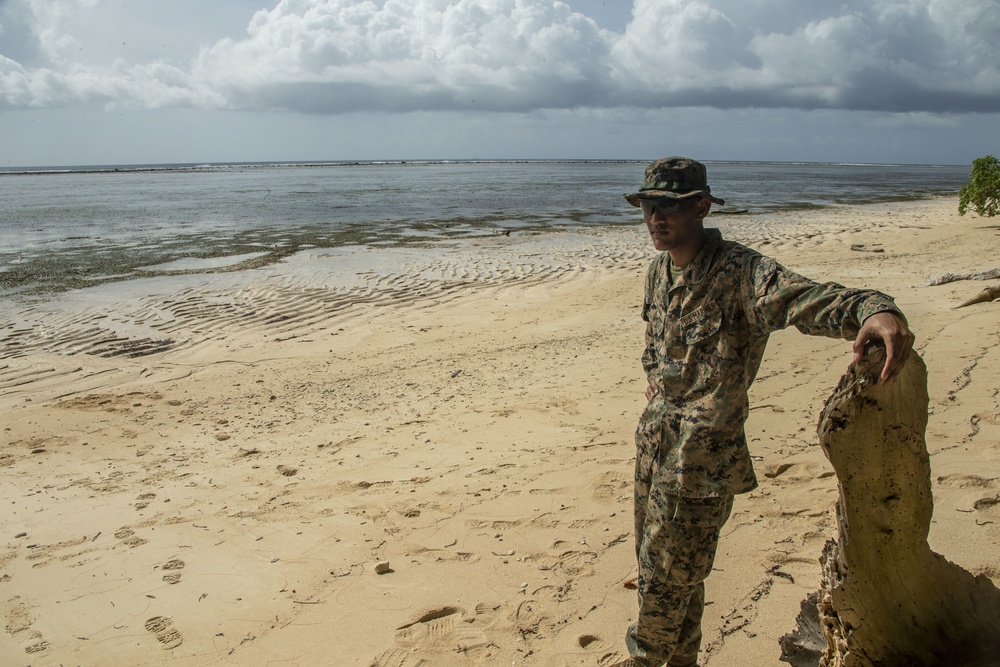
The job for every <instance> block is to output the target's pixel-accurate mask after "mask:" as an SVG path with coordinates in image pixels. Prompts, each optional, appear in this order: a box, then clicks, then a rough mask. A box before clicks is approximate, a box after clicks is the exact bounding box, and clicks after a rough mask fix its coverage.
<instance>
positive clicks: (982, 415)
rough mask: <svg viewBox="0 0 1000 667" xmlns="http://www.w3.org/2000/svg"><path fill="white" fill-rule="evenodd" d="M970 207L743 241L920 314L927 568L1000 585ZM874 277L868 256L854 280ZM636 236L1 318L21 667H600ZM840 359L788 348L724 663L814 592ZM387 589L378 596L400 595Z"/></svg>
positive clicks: (0, 388) (625, 542)
mask: <svg viewBox="0 0 1000 667" xmlns="http://www.w3.org/2000/svg"><path fill="white" fill-rule="evenodd" d="M956 208H957V202H956V201H955V200H953V199H941V200H933V201H929V202H919V203H907V204H892V205H869V206H856V207H845V208H840V209H835V210H827V211H823V212H817V213H808V214H797V215H796V218H797V219H798V220H800V221H801V222H800V223H799V224H795V225H787V224H784V222H783V220H782V219H781V217H780V216H772V217H770V218H763V219H759V220H755V221H754V222H755V223H760V224H756V228H757V229H758V231H756V232H754V233H753V234H749V233H747V232H745V231H741V229H740V228H741V227H746V226H747V225H746V224H745V223H744V222H743V221H741V220H740V219H738V218H736V217H734V218H733V219H726V218H719V219H717V220H716V222H717V223H719V224H721V225H723V226H725V227H726V229H727V235H729V236H730V237H733V238H737V239H740V240H744V241H745V242H748V243H749V244H750V245H753V246H754V247H757V248H758V249H760V250H761V251H762V252H764V253H767V254H770V255H773V256H775V257H777V258H778V259H779V261H781V262H783V263H784V264H786V265H787V266H789V267H790V268H793V269H794V270H796V271H798V272H800V273H803V274H804V275H807V276H810V277H812V278H815V279H817V280H835V281H837V282H841V283H844V284H848V285H852V286H864V287H872V288H876V289H880V290H883V291H886V292H888V293H889V294H892V295H893V296H895V297H896V299H897V303H899V304H900V306H901V307H902V308H903V309H904V310H905V312H906V313H907V315H908V317H909V319H910V322H911V325H912V327H913V329H914V330H915V331H916V333H917V336H918V338H917V344H916V349H917V351H918V352H919V353H920V354H921V355H922V356H923V357H924V359H925V361H926V363H927V366H928V370H929V374H930V380H929V384H930V387H929V388H930V395H931V415H930V424H929V426H928V433H927V441H928V448H929V450H930V452H931V464H932V475H933V490H934V494H935V503H936V506H935V515H934V516H935V518H934V523H933V524H932V528H931V535H930V544H931V547H932V548H933V549H934V550H936V551H938V552H939V553H942V554H944V555H945V556H947V557H948V558H949V559H951V560H953V561H955V562H956V563H958V564H959V565H962V566H963V567H965V568H966V569H968V570H970V571H971V572H973V573H975V574H980V573H983V574H986V575H987V576H989V577H990V578H991V579H992V580H993V581H994V582H998V583H1000V560H998V558H997V555H996V554H997V548H996V545H997V544H998V543H1000V394H998V391H997V387H998V386H1000V345H998V343H1000V331H998V327H997V324H996V323H997V318H998V314H1000V310H998V308H1000V305H998V304H997V303H982V304H975V305H973V306H969V307H967V308H962V309H955V308H954V307H955V306H956V305H958V304H959V303H961V302H962V301H965V300H966V299H968V298H969V297H971V296H973V295H974V294H976V293H977V292H979V291H980V290H982V289H983V288H984V287H986V286H987V285H989V284H992V283H989V282H987V283H983V282H979V281H958V282H951V283H947V284H945V285H941V286H936V287H928V286H927V280H928V279H929V278H932V277H935V276H939V275H942V274H945V273H962V272H971V271H976V270H983V269H990V268H995V266H996V259H995V258H996V257H997V256H998V248H1000V227H998V226H997V224H996V223H995V222H991V221H989V220H984V219H981V218H976V217H966V218H961V217H959V216H958V214H957V212H956ZM852 247H853V248H854V249H852ZM651 257H652V251H651V249H650V248H649V247H648V242H647V241H646V239H645V238H644V234H643V232H642V231H641V230H640V229H638V228H629V229H613V230H602V231H594V232H585V233H565V234H561V235H555V236H551V235H544V236H542V235H539V236H518V235H516V234H515V235H512V236H510V237H505V236H497V237H495V238H489V239H483V240H480V241H478V242H476V243H475V244H472V245H469V244H461V245H455V246H453V247H441V248H437V249H433V250H426V251H418V250H415V249H408V250H398V251H391V250H390V251H379V252H378V253H375V252H374V251H368V250H362V249H357V248H354V249H342V250H338V251H327V250H323V251H319V250H316V251H304V252H300V253H298V254H297V255H295V256H293V257H290V258H288V259H287V260H286V261H284V262H281V263H279V264H275V265H271V266H265V267H262V268H260V269H255V270H250V271H241V272H238V273H221V274H209V275H201V274H195V275H185V276H176V277H169V278H150V279H149V280H136V281H130V282H127V283H119V284H114V285H105V286H102V287H98V288H94V289H91V290H84V291H77V292H72V293H67V294H64V295H61V296H58V297H50V298H49V299H47V300H44V301H38V302H35V303H22V304H18V305H16V306H12V305H10V304H6V305H5V320H6V321H7V322H8V328H7V330H6V331H7V333H6V335H5V337H4V339H3V340H4V342H3V346H2V347H0V414H2V416H0V424H2V435H0V475H2V476H3V480H4V484H3V486H2V487H0V508H2V509H0V522H2V533H0V539H2V545H3V546H2V547H0V602H2V604H3V607H2V609H0V611H2V613H3V620H4V623H5V632H4V633H2V635H0V662H2V663H3V664H9V665H28V664H32V665H49V664H53V665H54V664H80V665H104V664H129V665H153V664H176V665H215V664H220V665H221V664H240V665H264V664H280V665H319V664H338V665H340V664H343V665H377V666H378V667H390V666H392V667H403V666H415V665H445V666H451V665H453V666H455V667H459V666H465V665H508V664H516V665H545V666H559V665H566V666H576V665H603V664H608V663H610V662H612V661H614V660H615V659H618V658H620V657H623V656H624V642H623V635H624V631H625V628H626V626H627V625H628V623H629V622H630V621H631V619H632V616H633V614H634V613H635V593H634V591H633V590H630V589H629V588H627V586H626V585H625V583H626V582H627V580H628V579H629V578H630V577H631V576H633V570H634V564H633V560H634V551H633V542H632V535H631V524H632V519H631V479H632V465H633V444H632V432H633V429H634V426H635V421H636V419H637V417H638V414H639V412H640V411H641V408H642V404H643V398H642V392H643V390H644V388H645V381H644V379H643V377H642V372H641V366H640V364H639V361H638V356H639V354H640V352H641V348H642V322H641V320H640V319H639V307H640V303H641V299H642V277H643V275H644V272H645V268H646V265H647V264H648V262H649V259H650V258H651ZM850 358H851V353H850V345H849V344H848V343H847V342H844V341H836V340H829V339H815V338H808V337H806V336H803V335H801V334H799V333H798V332H796V331H794V330H792V331H785V332H780V333H778V334H776V335H774V336H773V337H772V340H771V343H770V346H769V348H768V352H767V355H766V356H765V359H764V362H763V365H762V368H761V371H760V374H759V376H758V380H757V382H756V384H755V385H754V387H753V389H752V391H751V397H752V413H751V418H750V422H749V424H748V436H749V438H750V441H751V452H752V454H753V455H754V457H755V464H756V467H757V472H758V477H759V478H760V481H761V486H760V488H759V489H758V490H756V491H755V492H753V493H751V494H747V495H744V496H740V497H739V498H738V500H737V503H736V508H735V510H734V513H733V517H732V519H731V520H730V521H729V523H728V524H727V526H726V528H725V529H724V532H723V540H722V544H721V547H720V552H719V556H718V559H717V561H716V568H715V572H714V573H713V575H712V577H711V578H710V579H709V583H708V599H709V606H708V608H707V611H706V617H705V624H704V625H705V627H704V629H705V641H704V657H703V663H704V664H706V665H711V666H712V667H728V666H732V667H737V666H739V667H748V666H749V667H754V666H757V665H759V666H761V667H765V666H766V667H773V666H774V665H776V664H779V663H778V656H779V654H780V649H779V648H778V638H779V637H780V636H782V635H783V634H785V633H787V632H790V631H792V630H793V629H794V627H795V616H796V614H797V613H798V609H799V602H800V601H801V600H802V599H803V598H804V597H805V596H806V595H807V594H808V593H810V592H812V591H814V590H815V589H816V588H818V586H819V579H820V572H819V564H818V558H819V555H820V550H821V548H822V546H823V544H824V543H825V541H826V540H827V539H829V538H831V537H832V536H834V535H835V531H836V528H835V521H834V515H833V508H834V502H835V500H836V480H835V478H834V476H833V472H832V468H831V466H830V465H829V464H828V463H827V461H826V460H825V458H824V457H823V454H822V452H821V451H820V449H819V447H818V446H817V444H816V443H817V437H816V421H817V419H818V416H819V412H820V409H821V406H822V404H823V402H824V400H825V399H826V397H827V396H828V395H829V394H830V392H831V390H832V388H833V387H834V386H835V384H836V382H837V380H838V379H839V377H840V375H841V374H842V372H843V371H844V370H845V369H846V367H847V364H848V363H849V362H850ZM380 563H381V564H382V565H381V567H379V564H380Z"/></svg>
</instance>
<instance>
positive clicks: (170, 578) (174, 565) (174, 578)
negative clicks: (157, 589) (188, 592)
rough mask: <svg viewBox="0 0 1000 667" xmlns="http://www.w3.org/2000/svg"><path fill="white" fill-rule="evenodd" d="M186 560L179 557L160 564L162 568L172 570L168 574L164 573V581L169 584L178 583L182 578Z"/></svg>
mask: <svg viewBox="0 0 1000 667" xmlns="http://www.w3.org/2000/svg"><path fill="white" fill-rule="evenodd" d="M184 565H185V563H184V561H182V560H179V559H176V558H175V559H173V560H168V561H167V562H166V563H164V564H163V565H161V566H160V569H161V570H172V571H171V572H168V573H167V574H165V575H163V581H165V582H167V583H168V584H176V583H177V582H179V581H180V580H181V573H180V570H183V569H184Z"/></svg>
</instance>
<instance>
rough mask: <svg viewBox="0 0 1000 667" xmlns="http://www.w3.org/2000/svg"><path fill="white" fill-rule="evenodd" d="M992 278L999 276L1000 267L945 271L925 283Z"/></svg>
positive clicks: (939, 283) (938, 283)
mask: <svg viewBox="0 0 1000 667" xmlns="http://www.w3.org/2000/svg"><path fill="white" fill-rule="evenodd" d="M994 278H1000V268H996V269H983V270H982V271H973V272H972V273H945V274H943V275H940V276H938V277H937V278H931V279H930V280H928V281H927V284H928V285H929V286H934V285H944V284H946V283H951V282H955V281H956V280H992V279H994Z"/></svg>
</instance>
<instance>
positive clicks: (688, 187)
mask: <svg viewBox="0 0 1000 667" xmlns="http://www.w3.org/2000/svg"><path fill="white" fill-rule="evenodd" d="M711 192H712V189H711V188H710V187H708V172H707V171H706V170H705V165H703V164H702V163H701V162H698V161H697V160H692V159H691V158H688V157H665V158H662V159H659V160H657V161H656V162H651V163H650V164H649V166H648V167H646V181H645V183H643V184H642V187H641V188H639V191H638V192H632V193H630V194H627V195H625V199H626V200H627V201H628V203H629V204H632V206H638V205H639V200H640V199H659V198H661V197H666V198H668V199H687V198H688V197H694V196H697V195H704V196H706V197H708V198H709V199H710V200H712V201H713V202H715V203H716V204H719V205H722V204H725V203H726V202H725V201H724V200H722V199H719V198H718V197H713V196H712V195H711Z"/></svg>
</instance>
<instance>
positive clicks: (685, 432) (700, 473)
mask: <svg viewBox="0 0 1000 667" xmlns="http://www.w3.org/2000/svg"><path fill="white" fill-rule="evenodd" d="M706 231H707V232H708V240H707V241H706V243H705V246H704V247H703V248H702V250H701V252H700V253H699V254H698V256H697V257H696V258H695V259H694V260H692V261H691V262H690V263H689V264H688V265H687V266H686V267H684V272H683V274H682V276H681V278H680V279H678V280H677V282H676V283H674V282H672V279H671V275H670V261H669V260H670V255H669V253H666V252H663V253H660V254H659V255H658V256H657V257H656V258H655V259H654V260H653V262H652V264H651V265H650V267H649V272H648V273H647V276H646V286H645V299H644V302H643V307H642V318H643V319H644V320H645V321H646V350H645V352H644V353H643V355H642V365H643V368H644V369H645V371H646V376H647V377H648V379H649V382H650V383H651V384H653V385H655V386H656V387H658V388H659V389H660V392H659V394H658V395H657V396H655V397H654V398H653V399H652V400H651V401H650V402H649V404H648V406H647V407H646V410H645V412H644V413H643V416H642V419H641V420H640V423H639V430H638V442H639V446H640V447H642V446H644V445H643V443H646V446H648V447H649V448H650V449H651V450H653V451H651V452H649V453H650V454H652V456H653V458H654V460H656V462H657V465H658V468H659V473H658V474H659V477H660V482H661V483H662V484H664V489H665V490H666V491H667V492H668V493H671V494H675V495H679V496H687V497H708V496H720V495H730V494H737V493H746V492H747V491H751V490H753V489H754V488H756V486H757V479H756V477H755V475H754V471H753V465H752V463H751V460H750V452H749V450H748V449H747V441H746V434H745V432H744V423H745V422H746V419H747V416H748V414H749V401H748V398H747V391H748V390H749V388H750V385H751V384H752V383H753V381H754V378H755V377H756V375H757V370H758V368H759V367H760V362H761V358H762V357H763V355H764V347H765V345H766V344H767V340H768V335H769V334H770V333H771V332H772V331H777V330H778V329H783V328H785V327H787V326H790V325H794V326H795V327H796V328H797V329H799V331H802V332H803V333H807V334H812V335H820V336H830V337H834V338H845V339H848V340H853V339H854V338H855V337H856V336H857V333H858V331H859V329H860V327H861V323H862V322H863V321H864V320H865V319H866V318H867V317H869V316H871V315H874V314H875V313H878V312H881V311H894V312H899V309H898V308H897V307H896V305H895V304H894V303H893V301H892V298H891V297H889V296H886V295H885V294H882V293H880V292H875V291H872V290H861V289H848V288H845V287H843V286H841V285H837V284H835V283H826V284H819V283H816V282H813V281H812V280H809V279H807V278H804V277H802V276H800V275H798V274H796V273H794V272H792V271H789V270H788V269H786V268H784V267H783V266H781V265H780V264H778V263H777V262H775V261H774V260H773V259H770V258H768V257H764V256H763V255H761V254H760V253H758V252H756V251H755V250H751V249H750V248H747V247H746V246H743V245H740V244H738V243H734V242H732V241H726V240H724V239H723V238H722V235H721V234H720V233H719V231H718V230H717V229H708V230H706ZM654 452H655V453H654Z"/></svg>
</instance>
